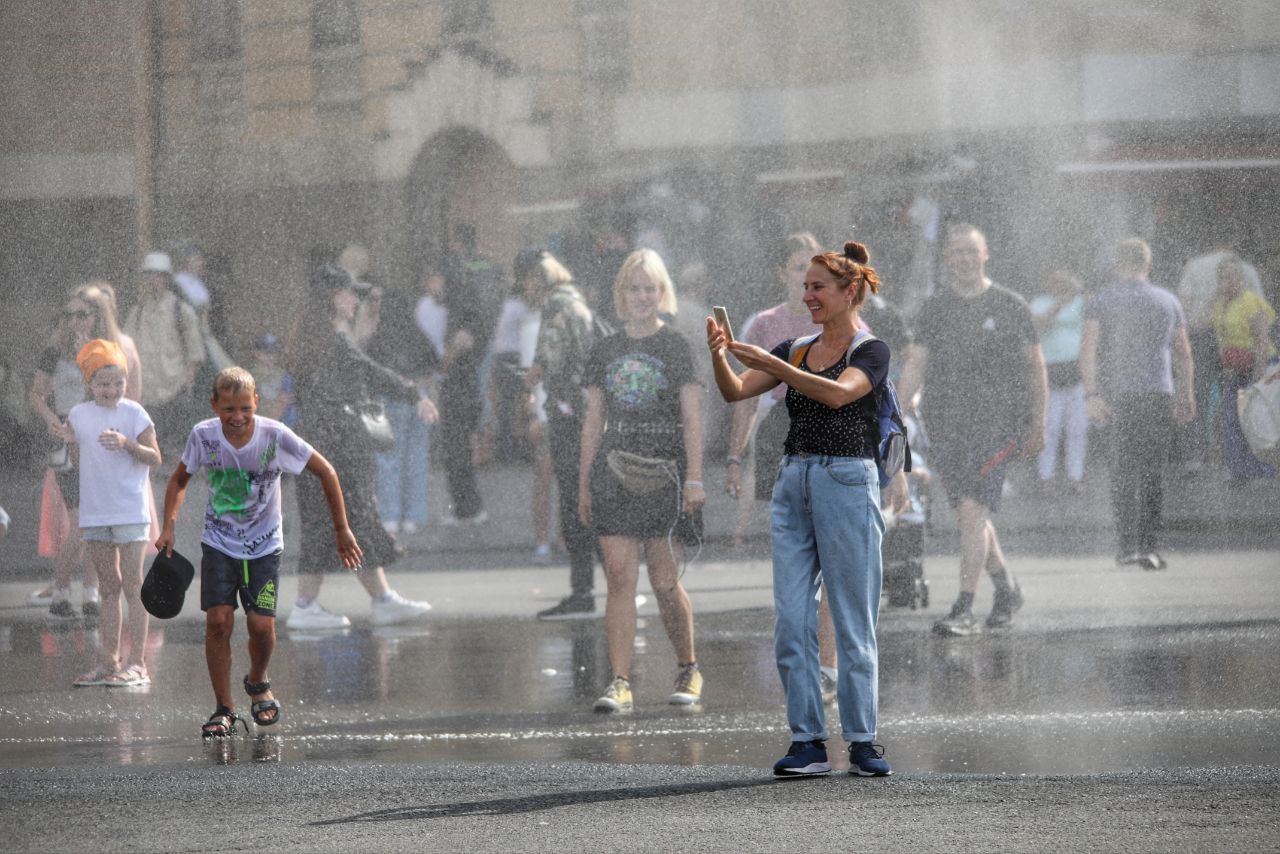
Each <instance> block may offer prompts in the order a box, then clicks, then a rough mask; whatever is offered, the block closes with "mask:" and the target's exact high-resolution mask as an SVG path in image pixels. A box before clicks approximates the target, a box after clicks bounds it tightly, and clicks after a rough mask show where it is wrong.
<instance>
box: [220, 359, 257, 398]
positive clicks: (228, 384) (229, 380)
mask: <svg viewBox="0 0 1280 854" xmlns="http://www.w3.org/2000/svg"><path fill="white" fill-rule="evenodd" d="M224 391H225V392H226V393H227V394H239V393H240V392H242V391H247V392H249V394H257V393H258V383H257V382H255V381H254V379H253V374H251V373H249V372H248V371H246V370H245V369H244V368H241V367H239V366H238V365H232V366H231V367H230V368H223V369H222V370H220V371H218V375H217V376H216V377H214V378H213V399H214V400H217V399H218V395H219V394H221V393H222V392H224Z"/></svg>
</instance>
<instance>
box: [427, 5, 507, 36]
mask: <svg viewBox="0 0 1280 854" xmlns="http://www.w3.org/2000/svg"><path fill="white" fill-rule="evenodd" d="M493 24H494V19H493V4H492V3H490V2H489V0H446V2H445V4H444V24H443V25H442V26H441V28H440V32H441V34H442V35H444V36H446V37H447V36H469V35H476V34H478V33H484V32H488V31H489V30H492V29H493Z"/></svg>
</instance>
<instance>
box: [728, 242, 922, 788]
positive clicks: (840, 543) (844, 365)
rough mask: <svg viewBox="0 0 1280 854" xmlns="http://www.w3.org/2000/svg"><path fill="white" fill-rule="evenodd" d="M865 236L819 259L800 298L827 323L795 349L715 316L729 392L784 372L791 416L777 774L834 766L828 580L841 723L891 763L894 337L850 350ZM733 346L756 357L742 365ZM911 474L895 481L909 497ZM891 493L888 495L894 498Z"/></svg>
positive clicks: (780, 523)
mask: <svg viewBox="0 0 1280 854" xmlns="http://www.w3.org/2000/svg"><path fill="white" fill-rule="evenodd" d="M868 260H869V257H868V254H867V249H866V247H865V246H863V245H862V244H861V243H855V242H853V241H850V242H848V243H846V244H845V245H844V251H843V252H839V253H837V252H824V253H821V254H819V255H814V256H813V258H812V259H811V260H810V266H809V269H808V272H807V273H806V274H805V281H804V304H805V307H806V308H807V309H808V311H809V314H810V317H811V318H812V319H813V322H814V323H815V324H820V325H821V327H822V331H821V332H820V333H819V335H818V338H817V339H816V340H815V341H813V342H812V344H811V345H810V346H808V347H807V348H803V349H800V350H798V351H797V352H796V353H794V354H793V353H792V342H793V341H794V340H795V339H788V340H786V341H783V342H782V343H780V344H778V345H777V346H775V347H774V348H773V349H772V351H767V350H765V349H763V348H761V347H756V346H753V345H750V344H744V343H741V342H732V343H731V342H729V341H728V340H727V339H726V335H725V333H724V330H723V329H722V328H721V327H720V325H719V324H717V323H716V322H715V320H714V319H713V318H707V346H708V348H709V349H710V350H711V358H712V365H713V367H714V369H715V377H716V385H717V386H718V387H719V388H720V393H721V395H723V397H724V399H725V400H726V401H729V402H733V401H739V400H746V399H749V398H752V397H755V396H757V395H760V394H764V393H765V392H767V391H769V390H770V389H772V388H774V387H776V386H777V385H779V384H780V383H785V384H786V385H787V392H786V400H785V402H786V407H787V413H788V415H789V416H790V422H791V423H790V427H789V429H788V432H787V440H786V445H785V449H784V454H785V455H784V457H783V463H782V467H781V469H780V471H779V474H778V479H777V482H776V483H775V484H774V487H773V498H772V502H771V526H770V532H771V536H772V542H773V594H774V607H775V608H776V611H777V614H776V622H775V625H774V652H775V655H776V657H777V662H778V673H779V675H780V676H781V678H782V687H783V690H784V691H785V692H786V697H787V720H788V723H789V724H790V727H791V748H790V750H789V751H788V753H787V755H786V756H784V757H783V758H782V759H780V760H779V761H778V762H777V763H776V764H775V765H774V766H773V771H774V774H776V775H778V776H801V775H813V774H826V773H829V772H830V771H831V763H830V762H829V761H828V760H827V750H826V746H825V741H826V738H827V727H826V715H825V713H824V709H823V703H822V691H821V688H820V684H819V669H818V632H817V624H818V621H817V611H818V600H817V593H818V588H819V584H823V583H824V584H825V589H826V593H827V595H828V596H829V597H830V603H831V613H832V617H833V619H834V622H835V630H836V647H837V649H838V651H839V662H840V670H839V677H838V679H837V683H838V687H837V691H838V694H839V701H840V723H841V728H842V730H843V736H844V739H845V741H846V742H848V743H849V770H850V773H853V774H857V775H861V776H872V777H883V776H887V775H888V774H890V773H892V771H891V769H890V767H889V763H888V762H886V761H885V759H884V752H883V750H882V749H881V748H879V747H878V746H876V745H874V744H873V743H872V742H873V741H874V739H875V736H876V713H877V709H876V707H877V691H878V678H879V675H878V668H879V658H878V653H877V651H876V630H875V627H876V618H877V616H878V613H879V608H880V585H881V566H880V541H881V538H882V536H883V534H884V519H883V518H882V517H881V515H880V481H879V473H878V471H877V469H876V462H875V449H876V442H877V438H878V433H877V427H876V419H875V396H874V395H873V394H872V393H871V392H872V391H873V390H874V389H876V388H877V387H879V386H881V385H882V384H883V383H884V381H885V378H886V377H887V376H888V372H889V348H888V346H887V345H886V344H885V343H884V342H883V341H879V340H874V339H873V340H868V341H866V342H865V343H862V344H861V345H860V346H858V347H857V348H856V349H853V350H852V351H851V349H850V348H851V345H852V344H853V342H854V336H855V335H857V334H858V309H859V307H860V306H861V305H862V303H863V301H864V300H866V298H867V296H868V294H872V293H875V292H877V291H878V290H879V289H880V280H879V277H878V276H877V275H876V271H875V270H874V269H872V268H871V267H870V266H869V265H868V263H867V262H868ZM726 352H727V353H731V354H733V356H734V357H735V358H737V359H738V361H739V362H741V363H742V364H743V365H745V366H746V368H747V370H745V371H743V372H742V373H741V374H737V373H734V371H733V369H732V368H731V367H730V366H729V361H728V359H727V358H726ZM905 486H906V483H905V478H902V477H900V478H898V479H896V480H895V482H894V485H893V487H892V489H893V491H894V496H897V498H898V500H899V502H900V501H901V500H902V498H904V497H905ZM891 503H892V502H891Z"/></svg>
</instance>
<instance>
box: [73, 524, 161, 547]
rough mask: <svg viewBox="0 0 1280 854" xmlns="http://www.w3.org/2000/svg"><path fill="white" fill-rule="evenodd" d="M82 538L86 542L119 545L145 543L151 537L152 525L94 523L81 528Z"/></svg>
mask: <svg viewBox="0 0 1280 854" xmlns="http://www.w3.org/2000/svg"><path fill="white" fill-rule="evenodd" d="M80 539H82V540H84V541H85V542H86V543H113V544H115V545H117V546H122V545H124V544H125V543H145V542H146V541H147V540H149V539H151V525H150V523H148V522H143V523H142V524H140V525H94V526H92V527H88V528H81V529H80Z"/></svg>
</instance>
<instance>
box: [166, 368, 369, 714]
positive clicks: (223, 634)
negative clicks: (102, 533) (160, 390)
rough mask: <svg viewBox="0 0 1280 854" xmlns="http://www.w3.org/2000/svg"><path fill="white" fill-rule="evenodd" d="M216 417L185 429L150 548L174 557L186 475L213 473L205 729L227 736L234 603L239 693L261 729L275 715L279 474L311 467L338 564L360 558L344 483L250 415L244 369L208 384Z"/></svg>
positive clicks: (285, 435)
mask: <svg viewBox="0 0 1280 854" xmlns="http://www.w3.org/2000/svg"><path fill="white" fill-rule="evenodd" d="M210 403H211V405H212V406H213V411H214V412H215V413H216V414H217V416H218V417H217V418H210V419H208V420H207V421H201V422H200V423H199V424H197V425H196V426H195V427H193V428H191V435H190V436H189V437H188V438H187V445H186V450H184V451H183V453H182V460H181V462H179V463H178V465H177V467H176V468H175V469H174V471H173V475H172V477H170V478H169V485H168V488H167V489H166V490H165V495H164V530H163V531H161V533H160V539H159V540H158V541H157V542H156V548H158V549H160V550H162V551H164V552H165V553H166V554H171V553H172V551H173V543H174V528H175V526H176V525H177V521H178V512H179V511H180V510H181V509H182V502H183V500H184V498H185V497H186V489H187V483H188V482H189V481H190V480H191V475H192V474H193V473H195V472H197V471H199V470H200V469H201V468H202V467H203V468H207V469H208V470H209V503H208V506H207V507H206V509H205V515H204V533H203V534H202V535H201V537H200V548H201V552H202V555H201V561H200V608H201V610H203V611H204V612H205V659H206V661H207V663H208V666H209V679H210V681H212V683H213V694H214V698H215V700H216V701H217V704H218V705H217V708H216V709H215V710H214V712H213V714H212V715H211V716H210V717H209V720H208V722H207V723H206V724H205V725H204V728H203V730H202V733H203V735H205V736H206V737H208V736H225V735H230V734H231V733H232V732H233V731H234V730H235V725H236V721H238V720H240V717H239V716H238V715H236V713H235V703H234V702H233V701H232V699H231V632H232V629H233V628H234V624H235V610H236V600H237V598H239V600H240V603H241V604H242V605H243V606H244V611H245V623H246V625H247V626H248V629H249V673H248V675H246V676H245V677H244V689H245V692H246V693H247V694H248V695H249V697H250V698H251V700H252V706H251V707H250V713H251V715H252V717H253V721H254V723H256V724H257V725H258V726H271V725H272V724H274V723H276V722H277V721H279V720H280V703H279V702H277V701H276V699H275V697H274V696H273V695H272V693H271V683H270V682H269V681H267V664H268V663H269V662H270V660H271V653H272V651H273V650H274V649H275V643H276V598H277V597H278V595H279V587H280V553H281V551H282V550H283V549H284V537H283V535H282V533H281V527H280V526H281V513H280V475H281V474H283V473H288V474H295V475H296V474H301V473H302V472H303V471H309V472H311V473H312V474H314V475H315V476H317V477H318V478H320V482H321V484H322V486H323V489H324V495H325V498H326V499H327V500H328V502H329V510H330V512H331V514H332V516H333V527H334V531H335V533H336V535H337V542H338V553H339V555H340V556H341V557H342V563H343V564H344V565H345V566H347V567H348V568H351V569H358V568H359V567H360V560H361V557H362V554H361V551H360V546H359V544H358V543H357V542H356V538H355V535H354V534H352V532H351V528H350V527H349V526H348V525H347V512H346V507H345V505H344V504H343V501H342V487H341V485H340V484H339V482H338V475H337V473H336V472H335V471H334V470H333V466H332V465H330V464H329V461H328V460H326V459H325V458H324V457H323V456H321V455H320V454H319V453H318V452H317V451H315V450H313V449H312V447H311V446H310V445H308V444H307V443H306V442H304V441H303V440H302V439H300V438H298V436H297V434H296V433H294V432H293V431H292V430H290V429H289V428H288V427H286V426H285V425H284V424H282V423H280V422H279V421H273V420H272V419H270V418H262V417H259V416H258V415H256V414H255V413H256V412H257V409H258V394H257V387H256V384H255V382H254V379H253V375H252V374H250V373H249V372H248V371H246V370H245V369H244V368H226V369H224V370H222V371H219V372H218V375H217V376H216V377H215V378H214V381H213V398H212V399H211V401H210Z"/></svg>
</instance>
